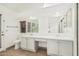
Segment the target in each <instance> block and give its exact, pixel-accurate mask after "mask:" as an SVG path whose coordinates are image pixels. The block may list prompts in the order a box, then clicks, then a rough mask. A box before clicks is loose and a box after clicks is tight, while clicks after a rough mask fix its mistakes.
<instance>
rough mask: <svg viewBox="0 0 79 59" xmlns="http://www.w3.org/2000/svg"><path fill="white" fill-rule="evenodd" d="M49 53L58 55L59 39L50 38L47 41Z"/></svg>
mask: <svg viewBox="0 0 79 59" xmlns="http://www.w3.org/2000/svg"><path fill="white" fill-rule="evenodd" d="M47 54H48V55H53V56H55V55H58V41H57V40H48V41H47Z"/></svg>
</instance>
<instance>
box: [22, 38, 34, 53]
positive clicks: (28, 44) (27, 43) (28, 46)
mask: <svg viewBox="0 0 79 59" xmlns="http://www.w3.org/2000/svg"><path fill="white" fill-rule="evenodd" d="M21 48H22V49H24V50H28V51H33V52H35V51H36V50H35V41H34V39H31V38H22V39H21Z"/></svg>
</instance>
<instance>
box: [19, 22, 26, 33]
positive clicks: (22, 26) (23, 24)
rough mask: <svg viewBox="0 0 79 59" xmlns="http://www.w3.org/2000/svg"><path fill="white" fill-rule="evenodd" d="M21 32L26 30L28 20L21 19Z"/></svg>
mask: <svg viewBox="0 0 79 59" xmlns="http://www.w3.org/2000/svg"><path fill="white" fill-rule="evenodd" d="M20 32H21V33H25V32H26V21H20Z"/></svg>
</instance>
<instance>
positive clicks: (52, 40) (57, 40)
mask: <svg viewBox="0 0 79 59" xmlns="http://www.w3.org/2000/svg"><path fill="white" fill-rule="evenodd" d="M40 41H44V42H46V43H47V44H46V45H47V55H52V56H56V55H57V56H58V55H60V56H72V55H73V44H74V41H73V37H71V36H69V35H63V34H53V35H52V36H39V35H23V36H21V48H22V49H24V50H28V51H32V52H36V50H37V45H38V44H37V42H40Z"/></svg>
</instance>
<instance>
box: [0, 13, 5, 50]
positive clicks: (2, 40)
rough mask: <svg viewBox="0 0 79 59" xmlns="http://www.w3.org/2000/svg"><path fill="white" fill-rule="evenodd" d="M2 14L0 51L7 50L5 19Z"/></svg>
mask: <svg viewBox="0 0 79 59" xmlns="http://www.w3.org/2000/svg"><path fill="white" fill-rule="evenodd" d="M2 16H3V15H2V14H0V51H2V50H5V41H4V36H5V35H4V25H5V20H2Z"/></svg>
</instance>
